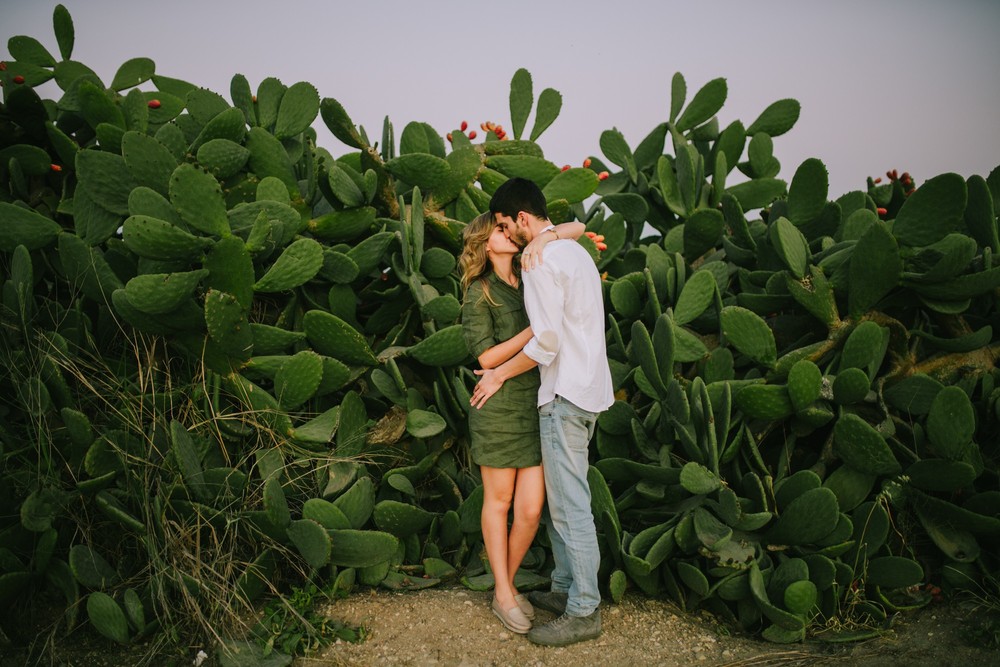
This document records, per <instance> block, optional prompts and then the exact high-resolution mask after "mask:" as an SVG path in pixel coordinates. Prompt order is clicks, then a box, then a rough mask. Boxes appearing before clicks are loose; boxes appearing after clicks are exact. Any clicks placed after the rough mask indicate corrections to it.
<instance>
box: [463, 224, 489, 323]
mask: <svg viewBox="0 0 1000 667" xmlns="http://www.w3.org/2000/svg"><path fill="white" fill-rule="evenodd" d="M496 224H497V223H496V220H495V219H494V218H493V214H492V213H489V212H486V213H481V214H479V215H478V216H476V218H475V219H474V220H473V221H472V222H470V223H468V224H467V225H466V226H465V229H463V230H462V254H461V255H459V257H458V266H459V269H460V270H461V272H462V291H463V292H467V291H468V289H469V285H471V284H472V283H473V282H474V281H476V280H478V281H480V282H481V283H482V285H483V297H484V298H485V299H486V301H487V302H489V303H490V305H493V306H495V305H497V304H496V303H495V302H494V301H493V299H492V297H491V296H490V285H489V281H488V280H487V278H489V275H490V272H492V271H493V264H492V262H490V258H489V256H488V255H487V254H486V244H487V242H488V241H489V239H490V234H492V233H493V229H494V228H495V227H496Z"/></svg>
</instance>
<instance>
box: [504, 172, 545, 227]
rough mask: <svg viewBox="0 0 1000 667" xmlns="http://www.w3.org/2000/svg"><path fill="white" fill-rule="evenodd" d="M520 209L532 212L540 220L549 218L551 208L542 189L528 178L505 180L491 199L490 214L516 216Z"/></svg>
mask: <svg viewBox="0 0 1000 667" xmlns="http://www.w3.org/2000/svg"><path fill="white" fill-rule="evenodd" d="M520 211H524V212H525V213H530V214H531V215H533V216H535V217H536V218H538V219H539V220H548V219H549V209H548V206H546V204H545V195H543V194H542V191H541V189H540V188H539V187H538V186H537V185H535V184H534V182H532V181H529V180H528V179H526V178H519V177H514V178H510V179H508V180H506V181H504V182H503V183H502V184H501V185H500V187H498V188H497V189H496V192H494V193H493V197H492V198H491V199H490V215H495V214H497V213H499V214H500V215H503V216H509V217H510V218H516V217H517V214H518V213H519V212H520Z"/></svg>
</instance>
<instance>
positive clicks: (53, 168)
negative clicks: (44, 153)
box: [49, 164, 62, 172]
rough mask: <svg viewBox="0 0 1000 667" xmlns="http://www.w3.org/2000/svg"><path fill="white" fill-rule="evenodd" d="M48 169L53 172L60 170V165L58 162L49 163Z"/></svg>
mask: <svg viewBox="0 0 1000 667" xmlns="http://www.w3.org/2000/svg"><path fill="white" fill-rule="evenodd" d="M49 169H51V170H52V171H55V172H59V171H62V167H61V166H59V165H58V164H50V165H49Z"/></svg>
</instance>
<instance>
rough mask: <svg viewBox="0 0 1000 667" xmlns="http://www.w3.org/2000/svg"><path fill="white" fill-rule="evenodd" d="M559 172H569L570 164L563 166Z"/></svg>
mask: <svg viewBox="0 0 1000 667" xmlns="http://www.w3.org/2000/svg"><path fill="white" fill-rule="evenodd" d="M559 171H569V165H568V164H564V165H563V166H562V169H560V170H559Z"/></svg>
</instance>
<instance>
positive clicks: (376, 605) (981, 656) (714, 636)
mask: <svg viewBox="0 0 1000 667" xmlns="http://www.w3.org/2000/svg"><path fill="white" fill-rule="evenodd" d="M489 595H490V593H478V592H472V591H468V590H465V589H464V588H450V589H448V588H446V589H440V588H438V589H429V590H424V591H417V592H409V593H394V592H388V591H382V590H379V591H373V592H361V593H356V594H354V595H353V596H351V597H350V598H348V599H346V600H340V601H338V602H335V603H334V604H332V605H330V606H329V607H328V609H327V613H328V614H329V615H330V616H331V617H332V618H336V619H338V620H342V621H346V622H348V623H351V624H358V625H363V626H365V628H367V630H368V639H367V640H366V641H365V642H363V643H361V644H347V643H341V644H337V645H334V646H331V647H330V648H328V649H327V650H326V651H324V652H322V653H321V654H319V655H316V656H313V657H312V658H306V659H300V660H298V661H296V663H295V665H296V666H297V667H307V666H308V667H316V666H323V667H327V666H330V667H333V666H339V665H371V666H373V667H374V666H375V665H379V666H381V665H421V666H423V665H440V666H442V667H444V666H455V667H471V666H473V665H531V666H548V665H551V666H556V665H573V666H574V667H577V666H585V665H601V666H602V667H619V666H630V665H634V666H639V665H662V666H664V667H681V666H686V665H712V666H723V665H728V666H730V667H737V666H742V667H750V666H754V667H760V666H765V665H774V666H778V665H781V666H783V667H791V666H797V665H821V664H822V665H825V664H830V665H832V664H840V665H850V666H851V667H853V666H854V665H861V666H869V667H890V666H891V665H934V666H940V667H948V666H952V665H953V666H954V667H959V666H961V667H975V666H979V665H982V666H986V665H995V664H998V663H1000V654H998V653H996V652H993V651H988V650H983V649H976V648H973V647H970V646H968V645H967V644H966V642H965V640H964V639H963V638H962V636H961V626H962V622H963V618H962V614H961V613H959V612H958V610H957V608H954V607H950V606H936V607H931V608H928V609H924V610H922V611H920V612H916V613H913V614H909V615H907V616H905V617H902V618H900V619H898V620H897V622H896V623H895V626H894V629H893V630H892V631H890V632H888V633H887V634H886V635H885V636H884V637H882V638H879V639H877V640H872V641H869V642H863V643H854V644H846V645H830V644H825V643H821V642H807V643H805V644H802V645H792V646H781V645H777V644H770V643H767V642H764V641H758V640H754V639H750V638H746V637H736V636H729V635H728V634H727V633H726V631H725V629H724V628H722V627H721V626H719V625H718V624H716V623H714V622H712V621H711V619H710V618H709V617H708V616H707V615H705V616H703V615H699V614H696V613H686V612H682V611H680V610H679V609H678V608H677V607H676V606H675V605H673V604H672V603H669V602H664V601H661V600H651V599H648V598H645V597H642V596H640V595H627V596H626V597H625V599H624V600H623V601H622V603H621V604H619V605H613V604H609V603H605V604H603V605H602V607H601V612H602V619H603V626H604V633H603V634H602V635H601V637H600V638H598V639H597V640H594V641H589V642H582V643H580V644H576V645H573V646H568V647H564V648H547V647H540V646H535V645H534V644H532V643H530V642H529V641H528V640H527V639H525V638H524V637H521V636H517V635H514V634H512V633H510V632H508V631H507V630H505V629H504V628H503V626H501V625H500V623H499V621H498V620H497V619H496V617H495V616H493V614H492V613H491V612H490V610H489V606H488V603H489V599H490V598H489ZM551 618H552V615H551V614H548V613H546V612H541V611H540V612H539V616H538V620H539V621H541V622H545V621H548V620H549V619H551Z"/></svg>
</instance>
